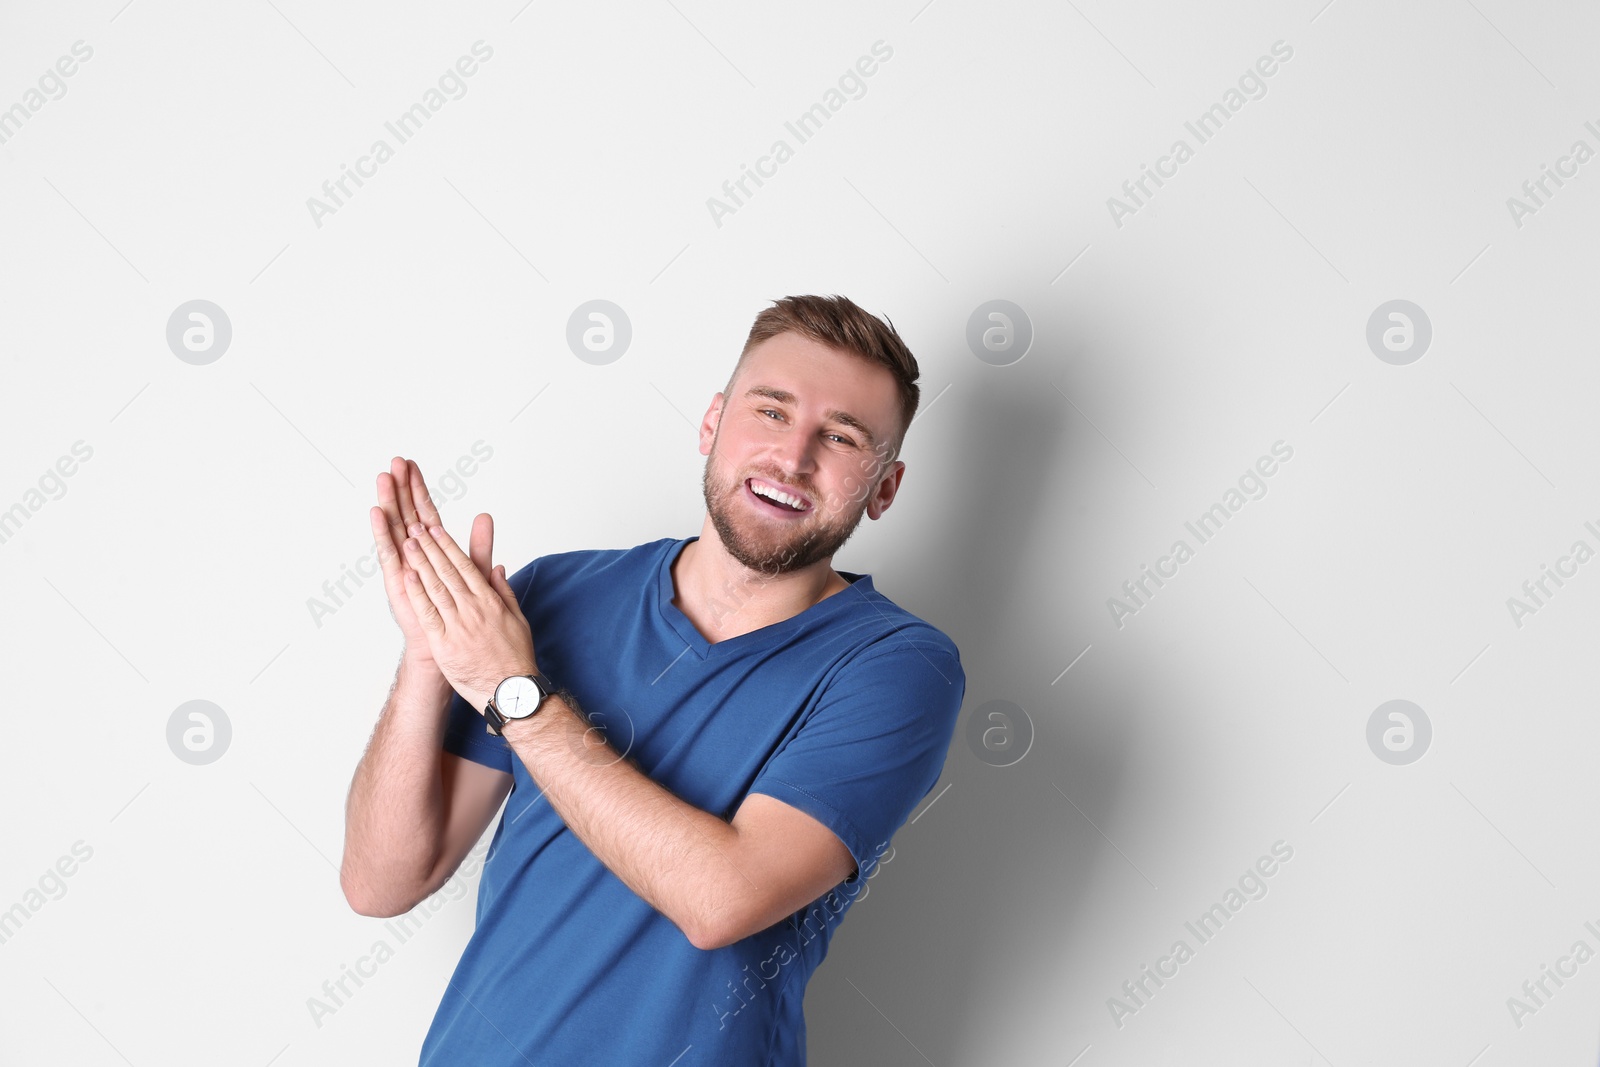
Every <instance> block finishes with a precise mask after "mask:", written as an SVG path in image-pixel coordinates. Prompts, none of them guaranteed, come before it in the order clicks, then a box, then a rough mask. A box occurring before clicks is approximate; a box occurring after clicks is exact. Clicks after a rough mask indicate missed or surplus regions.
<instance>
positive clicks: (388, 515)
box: [378, 471, 406, 549]
mask: <svg viewBox="0 0 1600 1067" xmlns="http://www.w3.org/2000/svg"><path fill="white" fill-rule="evenodd" d="M397 485H398V483H397V482H396V481H395V477H394V474H393V472H392V471H383V472H382V473H380V474H379V475H378V506H379V507H381V508H383V514H384V519H385V520H386V522H387V524H388V529H389V538H390V541H391V543H392V544H393V545H394V547H395V548H397V549H398V548H399V547H400V544H401V542H403V541H404V540H405V539H406V526H405V519H404V518H403V517H402V516H401V514H400V498H399V495H398V490H397Z"/></svg>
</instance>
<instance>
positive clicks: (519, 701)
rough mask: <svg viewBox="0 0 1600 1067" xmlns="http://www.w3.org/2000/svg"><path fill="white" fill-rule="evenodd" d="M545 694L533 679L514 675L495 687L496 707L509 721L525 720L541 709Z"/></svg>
mask: <svg viewBox="0 0 1600 1067" xmlns="http://www.w3.org/2000/svg"><path fill="white" fill-rule="evenodd" d="M543 699H544V694H543V693H542V692H540V691H539V687H538V686H537V685H536V684H534V681H533V679H532V678H525V677H523V676H521V675H513V676H512V677H510V678H507V679H506V680H505V681H503V682H501V683H500V684H499V685H498V686H496V687H495V691H494V706H495V708H496V709H498V710H499V712H500V714H501V715H504V716H505V717H506V718H508V719H525V718H527V717H528V716H529V715H532V714H533V713H534V712H535V711H537V710H538V708H539V701H541V700H543Z"/></svg>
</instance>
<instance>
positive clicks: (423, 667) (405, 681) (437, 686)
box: [395, 656, 450, 692]
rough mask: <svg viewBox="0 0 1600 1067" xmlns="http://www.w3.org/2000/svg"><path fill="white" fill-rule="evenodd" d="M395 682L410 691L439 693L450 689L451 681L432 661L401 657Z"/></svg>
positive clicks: (414, 657)
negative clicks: (418, 690)
mask: <svg viewBox="0 0 1600 1067" xmlns="http://www.w3.org/2000/svg"><path fill="white" fill-rule="evenodd" d="M395 680H396V682H397V684H399V685H403V686H405V687H406V688H408V689H421V690H425V691H429V690H431V691H437V692H443V691H445V690H448V689H450V680H449V679H448V678H446V677H445V676H444V672H443V671H441V670H440V669H439V665H438V664H437V663H435V662H434V661H433V660H432V659H424V658H422V657H417V656H403V657H401V659H400V667H399V669H398V670H397V671H396V672H395Z"/></svg>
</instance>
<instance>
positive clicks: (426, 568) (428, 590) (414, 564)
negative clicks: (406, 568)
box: [406, 531, 456, 622]
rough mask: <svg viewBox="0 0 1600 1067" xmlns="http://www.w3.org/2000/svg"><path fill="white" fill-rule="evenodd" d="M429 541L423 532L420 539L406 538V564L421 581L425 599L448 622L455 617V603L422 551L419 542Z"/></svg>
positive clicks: (426, 555)
mask: <svg viewBox="0 0 1600 1067" xmlns="http://www.w3.org/2000/svg"><path fill="white" fill-rule="evenodd" d="M425 540H429V538H428V535H427V532H426V531H424V532H423V535H422V537H421V538H416V537H408V538H406V562H407V563H409V564H410V565H411V569H412V570H414V571H416V572H417V577H418V578H419V579H421V581H422V591H423V593H424V594H425V595H426V596H427V599H428V600H429V601H430V602H431V603H432V604H433V606H434V607H435V608H437V609H438V610H439V613H440V614H441V615H443V616H444V617H445V621H446V622H448V621H449V620H451V619H454V618H455V617H456V601H455V598H454V597H452V596H451V595H450V589H449V587H448V586H446V585H445V584H444V582H443V581H442V580H441V579H440V577H439V573H438V571H436V570H434V568H433V563H432V562H431V561H430V560H429V558H428V554H427V553H426V552H424V551H423V548H422V545H421V544H420V543H419V541H425Z"/></svg>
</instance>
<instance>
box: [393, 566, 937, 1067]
mask: <svg viewBox="0 0 1600 1067" xmlns="http://www.w3.org/2000/svg"><path fill="white" fill-rule="evenodd" d="M693 540H697V538H695V537H690V538H684V539H681V540H679V539H673V538H664V539H662V540H659V541H652V542H649V543H647V544H643V545H638V546H636V547H634V548H630V549H602V550H592V551H577V552H561V553H555V554H552V555H547V556H543V557H540V558H539V559H536V560H534V561H533V562H532V563H529V564H528V565H527V566H526V567H524V568H522V569H521V570H520V571H518V572H517V573H516V574H515V575H513V576H512V577H511V578H510V583H511V587H512V589H514V590H515V591H516V593H517V597H518V600H519V602H520V604H521V605H522V611H523V614H524V615H525V616H526V617H527V619H528V622H529V624H530V625H531V627H532V630H533V642H534V649H535V654H536V655H537V657H538V660H539V669H540V670H541V671H542V672H544V673H545V674H546V675H548V676H549V677H550V678H551V680H552V681H554V682H555V683H556V684H557V685H559V686H561V687H563V688H565V689H568V690H570V691H571V692H572V694H573V696H574V697H575V698H576V700H577V702H578V704H579V705H580V706H581V708H582V710H583V712H584V713H585V714H586V715H587V716H588V717H589V719H590V720H591V721H593V722H594V723H595V724H596V725H597V726H598V727H600V728H601V729H603V730H604V732H605V734H606V737H607V740H608V742H609V743H610V745H611V747H612V748H613V749H614V750H615V751H616V752H618V753H625V754H626V757H627V758H628V759H629V760H632V761H635V765H636V766H637V767H638V769H639V770H641V771H642V772H644V773H645V774H647V775H648V776H649V777H650V778H651V779H652V780H654V781H655V782H656V783H658V784H660V785H662V786H664V787H665V788H666V789H668V790H670V791H671V792H672V793H673V794H674V795H676V796H677V797H679V798H680V799H682V800H684V801H686V802H687V803H689V804H692V805H694V806H695V807H697V808H700V809H701V810H703V811H707V812H711V813H712V814H715V815H717V816H719V817H720V818H723V819H731V818H732V816H733V814H734V812H735V811H736V810H737V809H738V807H739V804H740V802H741V801H742V800H743V799H744V798H745V796H747V795H748V794H750V793H765V794H767V795H768V796H772V797H776V798H777V799H779V800H782V801H784V802H785V803H787V804H790V805H793V806H794V807H796V808H799V809H800V810H801V811H804V812H806V813H807V814H809V815H811V816H813V817H814V818H816V819H818V820H819V821H820V822H822V824H823V825H825V826H827V827H828V828H829V829H830V830H832V831H833V832H834V833H835V834H837V835H838V836H839V839H840V840H841V841H843V842H844V844H845V845H846V846H847V847H848V848H849V850H850V853H851V855H852V856H854V857H855V860H856V863H857V869H856V870H855V871H854V872H852V874H851V876H850V877H849V878H847V879H846V880H845V881H843V882H841V883H839V884H838V885H837V886H835V887H834V888H833V889H830V890H829V891H828V892H827V893H826V894H824V895H823V896H822V897H821V898H819V899H818V900H817V901H814V902H812V903H811V904H809V905H807V906H805V907H803V908H801V909H799V910H797V911H795V912H794V913H792V914H791V915H789V916H787V917H786V918H785V919H783V920H781V921H779V922H778V923H776V924H774V925H773V926H770V927H768V928H767V929H765V930H763V931H761V932H760V933H757V934H753V935H751V936H750V937H747V938H744V939H743V940H741V941H738V942H736V943H734V944H732V945H728V946H726V947H724V948H719V949H714V950H711V951H703V950H701V949H697V948H695V947H694V946H693V945H692V944H690V943H689V941H688V939H687V938H686V937H685V936H684V935H683V932H682V931H681V930H679V929H678V927H677V926H676V925H674V924H673V922H672V921H671V920H670V919H668V918H667V917H666V916H664V915H662V914H661V913H660V912H658V911H656V910H655V908H654V907H652V906H651V905H650V904H648V903H647V902H646V901H645V900H644V899H643V898H642V897H640V896H639V895H638V894H636V893H635V892H634V891H633V890H632V889H630V888H629V887H628V886H627V885H626V883H624V882H623V881H622V880H621V879H619V878H618V877H617V876H616V875H615V874H613V873H612V872H611V870H610V869H609V868H608V867H606V866H605V865H604V864H603V863H601V862H600V860H599V859H597V858H596V857H595V855H594V854H593V853H592V852H590V851H589V849H588V847H587V846H586V845H585V844H584V843H583V842H582V840H580V839H579V838H578V836H577V835H576V834H574V833H573V832H572V831H570V830H569V829H567V827H566V825H565V824H564V823H563V822H562V821H561V819H560V817H559V816H558V815H557V814H556V812H555V810H554V809H553V808H552V807H551V805H550V803H549V801H547V800H545V799H544V798H543V797H542V796H541V795H540V790H539V786H538V784H537V783H535V782H534V781H533V779H532V778H531V777H530V776H529V774H528V771H527V768H526V767H524V766H523V765H522V761H521V760H520V759H518V758H517V757H516V754H515V753H514V752H513V751H512V750H511V748H510V747H509V746H508V745H507V743H506V741H505V740H504V739H503V738H500V737H497V736H495V735H494V734H491V733H489V732H488V727H487V726H486V725H485V723H484V721H483V717H482V716H481V715H480V714H479V713H478V712H477V711H475V710H473V708H472V706H471V705H469V704H468V703H466V701H464V700H462V699H461V698H460V697H459V696H457V697H455V698H453V699H452V700H451V703H450V710H449V716H450V720H449V726H448V728H447V731H446V734H445V739H444V749H445V751H447V752H453V753H455V754H456V755H459V756H462V757H464V758H466V759H470V760H473V761H474V762H477V763H482V764H485V765H487V766H490V767H497V768H499V769H500V770H504V771H508V772H510V773H511V775H512V776H513V784H512V789H511V795H510V798H509V799H508V801H507V802H506V807H505V811H504V813H503V814H502V815H501V818H500V822H499V825H498V826H497V827H496V828H495V832H494V840H493V842H492V843H491V846H490V849H489V853H488V858H487V860H486V862H485V863H484V867H483V876H482V882H481V884H480V886H479V890H478V907H477V926H476V929H475V930H474V932H473V935H472V938H471V940H470V941H468V943H467V947H466V950H465V951H464V952H463V953H462V956H461V961H460V963H459V964H457V966H456V970H455V974H454V975H453V976H452V977H451V979H450V981H449V984H448V986H447V987H446V989H445V993H444V996H443V999H442V1000H441V1002H440V1004H439V1009H438V1011H437V1013H436V1014H435V1016H434V1019H433V1025H432V1026H431V1027H430V1028H429V1030H428V1035H427V1037H426V1038H425V1039H424V1041H423V1045H422V1055H421V1060H420V1064H421V1067H460V1065H463V1064H472V1065H473V1067H497V1065H502V1064H503V1065H504V1067H527V1065H528V1064H529V1063H530V1062H531V1063H533V1064H537V1065H539V1067H545V1065H546V1064H551V1065H555V1064H560V1065H567V1064H630V1065H631V1064H653V1065H657V1067H667V1065H668V1064H672V1065H673V1067H713V1065H715V1067H723V1065H735V1067H795V1065H800V1064H804V1063H805V1047H806V1045H805V1016H804V1015H803V1014H802V1009H801V1000H802V998H803V997H804V995H805V989H806V983H807V981H808V980H809V979H810V977H811V974H812V972H814V971H815V970H816V968H817V965H818V964H820V963H821V962H822V959H823V956H824V954H825V953H826V952H827V949H828V942H829V940H830V938H831V937H832V935H833V930H834V928H835V927H837V925H838V924H839V922H840V919H841V917H842V916H843V914H844V913H845V912H846V911H847V910H848V909H849V906H850V904H851V903H852V902H853V901H854V900H855V899H856V897H857V896H858V895H859V894H860V892H861V888H862V886H863V885H864V884H865V881H866V879H867V877H868V876H869V875H870V874H871V873H872V872H873V870H874V865H875V863H876V862H877V861H878V859H879V857H881V856H882V855H883V853H884V850H885V849H887V847H888V845H889V840H890V838H891V837H892V835H893V834H894V833H895V831H896V830H898V829H899V827H900V826H901V824H902V823H904V822H905V820H906V818H907V817H908V816H909V815H910V814H911V812H912V811H913V810H914V809H915V808H916V806H917V804H918V803H919V802H920V801H921V800H922V799H923V798H924V797H925V796H927V794H928V793H929V792H930V791H931V790H932V788H933V786H934V784H935V783H936V782H937V781H938V779H939V776H940V774H941V773H942V770H943V767H944V761H945V756H946V754H947V752H948V750H949V745H950V739H951V736H952V735H953V733H954V731H955V724H956V718H957V715H958V713H959V711H960V708H961V700H962V696H963V695H964V693H965V690H966V675H965V674H964V673H963V672H962V669H961V661H960V656H959V653H958V652H957V650H956V646H955V644H954V643H953V642H952V641H951V640H950V638H949V637H947V636H946V635H945V634H944V633H942V632H940V631H939V630H938V629H936V628H934V627H933V626H931V625H929V624H928V623H926V622H924V621H923V620H921V619H919V618H917V617H916V616H915V615H912V614H911V613H910V612H907V611H905V610H904V609H902V608H900V607H899V606H897V605H896V604H895V603H894V602H893V601H891V600H889V599H888V598H887V597H885V596H884V595H883V594H882V593H880V592H878V591H877V590H876V589H874V588H873V587H872V578H871V576H870V575H864V574H854V573H852V572H849V571H840V572H839V573H840V575H841V576H842V577H844V578H845V579H846V580H847V581H849V582H850V586H849V588H847V589H844V590H841V591H840V592H838V593H835V594H833V595H832V596H829V597H827V598H825V599H823V600H822V601H820V602H819V603H817V604H813V605H812V606H811V607H809V608H807V609H806V610H805V611H802V612H801V613H800V614H798V615H795V616H793V617H791V618H788V619H785V620H783V621H781V622H777V623H774V624H772V625H771V626H764V627H762V628H761V629H759V630H754V631H752V632H750V633H746V634H741V635H740V636H738V637H732V638H728V639H726V640H723V641H718V642H716V643H715V644H711V643H708V642H707V641H706V639H705V638H704V637H703V636H701V634H700V632H699V631H698V630H697V629H696V628H695V626H694V624H693V623H692V622H690V621H689V618H688V617H687V616H686V615H684V614H683V612H682V611H680V610H679V609H678V608H677V607H676V606H675V605H674V604H673V603H672V601H673V598H674V596H675V595H676V592H675V588H674V585H673V581H672V571H671V564H672V562H673V561H674V560H675V559H677V557H678V555H679V553H680V552H681V551H682V549H683V547H684V546H685V545H686V544H688V543H689V542H690V541H693ZM738 594H739V591H738V590H737V589H733V590H730V594H729V596H728V597H727V598H726V599H724V600H723V601H722V604H723V607H724V608H725V609H728V610H736V609H737V605H738V602H739V595H738Z"/></svg>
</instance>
